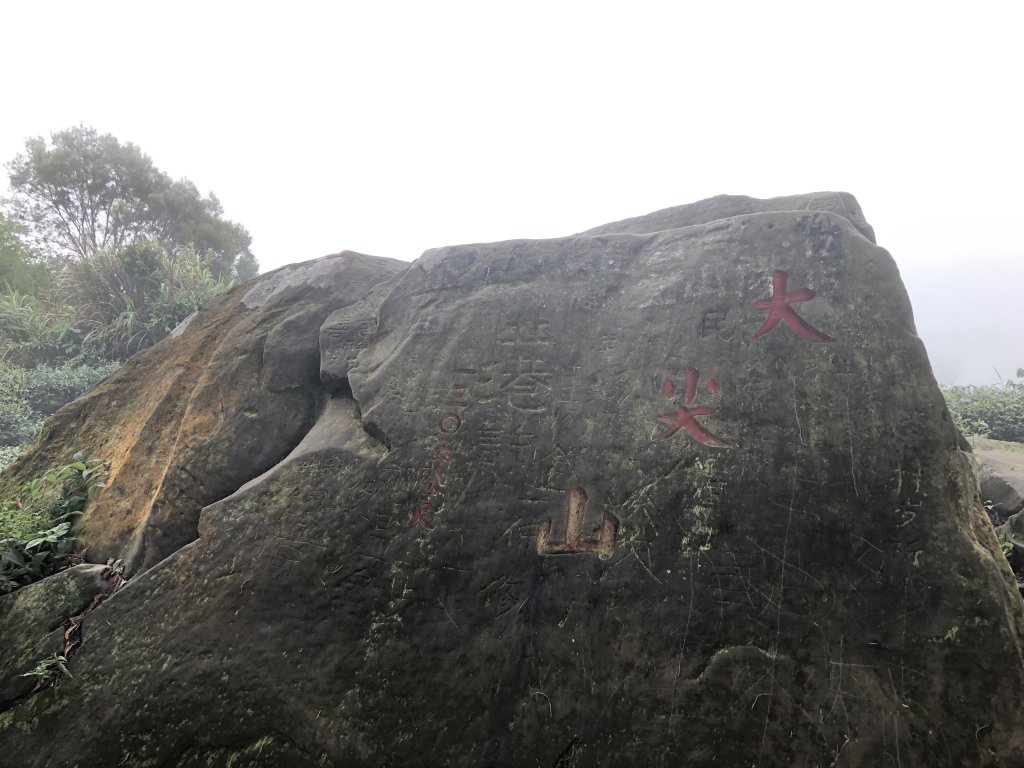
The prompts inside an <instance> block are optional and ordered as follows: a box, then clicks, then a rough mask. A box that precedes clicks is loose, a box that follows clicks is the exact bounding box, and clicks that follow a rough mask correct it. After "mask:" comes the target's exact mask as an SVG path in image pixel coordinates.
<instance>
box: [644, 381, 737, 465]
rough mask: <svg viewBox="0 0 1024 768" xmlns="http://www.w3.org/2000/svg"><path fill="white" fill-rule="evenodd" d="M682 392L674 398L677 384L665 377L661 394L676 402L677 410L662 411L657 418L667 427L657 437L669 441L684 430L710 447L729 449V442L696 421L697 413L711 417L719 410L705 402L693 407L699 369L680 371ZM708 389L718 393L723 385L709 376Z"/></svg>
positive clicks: (706, 385) (706, 386)
mask: <svg viewBox="0 0 1024 768" xmlns="http://www.w3.org/2000/svg"><path fill="white" fill-rule="evenodd" d="M683 379H684V385H683V394H682V396H681V397H679V398H677V397H676V395H677V390H676V385H675V384H673V383H672V382H671V381H668V380H666V381H665V383H663V384H662V385H661V393H662V394H663V395H664V396H665V397H666V398H668V399H669V400H672V401H673V402H675V404H676V410H675V411H670V412H668V413H663V414H661V415H660V416H659V417H658V419H660V420H661V421H664V422H667V424H668V428H667V429H666V430H665V431H664V432H662V433H661V434H660V435H658V440H668V438H670V437H672V435H674V434H675V433H676V432H678V431H679V430H681V429H685V430H686V431H687V432H688V433H689V435H690V436H691V437H692V438H694V439H695V440H697V441H698V442H700V443H703V444H704V445H710V446H711V447H713V448H731V447H732V446H731V445H729V443H727V442H725V441H724V440H723V439H722V438H720V437H718V436H717V435H714V434H712V433H711V432H709V431H708V430H707V429H706V428H705V427H704V425H703V424H701V423H700V422H699V421H697V417H698V416H714V415H715V414H716V413H718V409H717V408H712V407H710V406H707V405H698V406H694V405H693V403H694V401H695V400H696V399H697V385H698V384H699V382H700V372H699V371H698V370H697V369H696V368H686V369H685V370H684V371H683ZM704 386H705V388H706V389H707V391H708V392H711V393H714V394H718V393H719V392H721V391H722V385H721V384H719V383H718V382H717V381H716V380H715V379H713V378H711V377H710V376H709V377H708V380H707V382H706V384H705V385H704Z"/></svg>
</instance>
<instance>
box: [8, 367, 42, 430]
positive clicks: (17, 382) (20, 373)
mask: <svg viewBox="0 0 1024 768" xmlns="http://www.w3.org/2000/svg"><path fill="white" fill-rule="evenodd" d="M42 426H43V417H42V415H41V414H39V413H36V412H35V411H34V410H33V409H32V406H31V405H30V404H29V402H28V387H27V386H26V384H25V369H24V368H20V367H18V366H16V365H5V364H3V363H0V445H4V446H21V445H24V444H26V443H28V442H29V441H31V440H32V439H33V438H34V437H35V436H36V435H37V434H39V430H40V429H41V428H42Z"/></svg>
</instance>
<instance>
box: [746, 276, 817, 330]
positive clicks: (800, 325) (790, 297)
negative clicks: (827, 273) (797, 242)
mask: <svg viewBox="0 0 1024 768" xmlns="http://www.w3.org/2000/svg"><path fill="white" fill-rule="evenodd" d="M788 278H789V276H788V275H787V274H786V273H785V272H783V271H782V270H781V269H776V270H775V271H774V272H772V296H771V298H770V299H758V300H757V301H755V302H754V309H760V310H767V311H768V317H767V318H766V319H765V321H764V325H762V326H761V327H760V328H758V329H757V331H756V332H755V333H754V335H753V336H751V337H750V340H751V341H753V340H754V339H759V338H761V337H762V336H764V335H765V334H766V333H768V332H769V331H771V330H772V329H773V328H774V327H775V326H777V325H778V324H779V323H780V322H783V323H785V324H786V325H788V326H789V328H790V330H791V331H793V332H794V333H795V334H796V335H797V336H799V337H800V338H801V339H806V340H807V341H835V339H833V338H832V337H831V336H826V335H825V334H824V333H822V332H821V331H819V330H818V329H817V328H815V327H814V326H812V325H811V324H810V323H808V322H807V321H806V320H804V319H803V318H802V317H800V315H798V314H797V313H796V310H795V309H793V308H792V307H791V306H789V305H790V304H796V303H798V302H801V301H810V300H811V299H813V298H814V297H815V296H817V295H818V294H817V293H815V292H814V291H812V290H811V289H810V288H797V289H796V290H795V291H790V292H789V293H787V292H786V281H787V280H788Z"/></svg>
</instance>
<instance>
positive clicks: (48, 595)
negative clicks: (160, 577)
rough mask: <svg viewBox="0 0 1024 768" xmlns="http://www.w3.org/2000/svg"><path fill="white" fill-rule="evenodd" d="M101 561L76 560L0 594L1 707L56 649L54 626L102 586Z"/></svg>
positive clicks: (27, 687) (24, 690) (21, 692)
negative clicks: (39, 663)
mask: <svg viewBox="0 0 1024 768" xmlns="http://www.w3.org/2000/svg"><path fill="white" fill-rule="evenodd" d="M107 570H108V568H107V566H105V565H91V564H90V565H76V566H74V567H73V568H68V569H67V570H66V571H61V572H60V573H55V574H54V575H52V576H49V577H47V578H45V579H43V580H42V581H37V582H36V583H35V584H29V585H28V586H27V587H22V588H21V589H19V590H16V591H15V592H12V593H10V594H9V595H4V596H3V597H0V709H3V708H4V707H5V706H6V705H7V704H9V703H10V702H12V701H14V700H15V699H19V698H21V697H22V696H25V695H26V694H28V693H29V692H30V691H31V690H32V686H33V685H34V684H35V681H34V680H32V679H31V678H28V677H21V675H22V674H23V673H25V672H28V671H29V670H31V669H32V668H33V667H34V666H35V665H36V664H37V663H38V662H40V661H42V660H43V659H45V658H47V657H49V656H52V655H53V654H54V653H55V652H58V651H59V650H60V643H59V642H58V641H57V640H55V639H54V637H53V633H54V631H55V630H57V629H59V628H60V627H62V626H63V624H64V621H65V620H66V619H68V618H69V617H71V616H74V615H75V614H78V613H80V612H81V611H82V610H84V609H85V608H86V606H88V605H89V603H90V602H92V599H93V598H94V597H95V596H96V595H97V594H99V593H100V592H102V591H103V590H104V589H105V588H106V587H107V582H106V580H105V579H104V577H103V574H104V572H106V571H107Z"/></svg>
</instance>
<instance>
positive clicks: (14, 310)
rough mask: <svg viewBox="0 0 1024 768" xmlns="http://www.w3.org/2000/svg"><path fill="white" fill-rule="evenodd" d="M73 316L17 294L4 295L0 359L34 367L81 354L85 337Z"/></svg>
mask: <svg viewBox="0 0 1024 768" xmlns="http://www.w3.org/2000/svg"><path fill="white" fill-rule="evenodd" d="M69 312H70V310H68V309H67V308H57V309H55V308H53V307H48V306H47V305H46V304H45V303H44V302H41V301H40V300H39V299H38V298H37V297H35V296H29V295H27V294H24V293H19V292H18V291H16V290H10V289H7V290H4V291H2V292H0V359H2V360H6V361H7V362H9V363H13V364H16V365H23V366H32V365H35V364H36V363H40V362H54V361H58V360H62V359H67V358H69V357H72V356H74V355H76V354H78V352H79V349H80V347H81V343H82V338H83V335H84V334H83V333H82V332H81V331H80V330H78V329H76V328H73V327H72V325H71V317H70V314H69Z"/></svg>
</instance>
